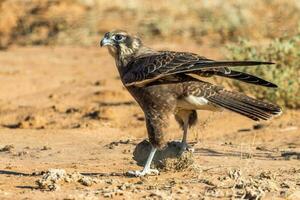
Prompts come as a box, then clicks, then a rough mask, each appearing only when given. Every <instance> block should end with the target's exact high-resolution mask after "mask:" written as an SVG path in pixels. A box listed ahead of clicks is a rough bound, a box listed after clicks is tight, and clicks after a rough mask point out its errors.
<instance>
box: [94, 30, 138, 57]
mask: <svg viewBox="0 0 300 200" xmlns="http://www.w3.org/2000/svg"><path fill="white" fill-rule="evenodd" d="M100 45H101V46H107V47H108V50H109V53H110V54H111V55H112V56H113V57H114V58H116V59H127V58H128V57H131V56H132V55H134V54H135V53H136V52H137V50H138V49H139V48H140V47H141V46H142V42H141V40H140V39H139V38H138V37H136V36H132V35H129V34H128V33H127V32H125V31H119V30H117V31H111V32H107V33H105V34H104V37H103V39H102V40H101V42H100Z"/></svg>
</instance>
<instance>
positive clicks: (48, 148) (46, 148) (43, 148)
mask: <svg viewBox="0 0 300 200" xmlns="http://www.w3.org/2000/svg"><path fill="white" fill-rule="evenodd" d="M41 150H42V151H47V150H51V147H48V146H43V147H42V148H41Z"/></svg>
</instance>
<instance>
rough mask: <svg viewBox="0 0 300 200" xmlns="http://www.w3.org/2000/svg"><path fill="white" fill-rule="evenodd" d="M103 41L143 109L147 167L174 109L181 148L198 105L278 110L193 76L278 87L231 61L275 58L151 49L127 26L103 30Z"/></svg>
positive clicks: (262, 115) (260, 114) (260, 112)
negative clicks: (223, 58) (214, 57)
mask: <svg viewBox="0 0 300 200" xmlns="http://www.w3.org/2000/svg"><path fill="white" fill-rule="evenodd" d="M101 46H108V50H109V53H110V54H111V55H112V56H113V57H114V58H115V61H116V65H117V68H118V70H119V73H120V77H121V80H122V82H123V84H124V85H125V87H126V88H127V89H128V91H129V92H130V93H131V95H132V96H133V97H134V98H135V100H136V101H137V102H138V104H139V105H140V107H141V108H142V110H143V111H144V114H145V119H146V127H147V131H148V136H149V140H150V142H151V144H152V146H153V148H152V151H151V153H150V155H149V158H148V160H147V163H146V165H145V167H144V169H143V170H142V171H136V172H131V174H133V175H136V176H142V175H145V174H148V173H151V172H157V171H155V170H152V169H150V164H151V160H152V158H153V156H154V154H155V151H156V149H157V148H161V147H163V146H164V144H165V141H164V134H165V129H166V127H167V126H168V124H169V123H168V120H169V119H170V117H171V116H172V115H175V118H176V120H177V122H178V123H179V124H180V126H181V127H182V128H183V131H184V134H183V139H182V148H183V150H184V149H186V148H187V143H186V137H187V129H188V127H189V126H191V125H193V124H195V123H196V121H197V112H196V110H211V111H218V110H221V109H222V108H225V109H228V110H231V111H233V112H236V113H238V114H241V115H243V116H246V117H248V118H250V119H253V120H267V119H270V118H271V117H272V116H274V115H278V114H280V113H281V109H280V107H278V106H277V105H275V104H271V103H266V102H263V101H260V100H256V99H253V98H251V97H248V96H246V95H244V94H242V93H238V92H231V91H227V90H225V89H224V88H223V87H220V86H216V85H213V84H211V83H208V82H204V81H201V80H200V79H198V78H195V76H197V77H210V76H214V75H217V76H222V77H226V78H231V79H236V80H240V81H243V82H246V83H251V84H256V85H261V86H265V87H277V86H276V85H275V84H273V83H270V82H268V81H265V80H263V79H261V78H258V77H255V76H253V75H250V74H246V73H243V72H238V71H234V70H231V69H230V68H229V67H235V66H254V65H267V64H273V63H271V62H261V61H214V60H210V59H207V58H205V57H202V56H198V55H197V54H193V53H188V52H173V51H155V50H153V49H150V48H147V47H145V46H144V45H143V44H142V42H141V40H140V39H139V38H138V37H136V36H132V35H129V34H128V33H126V32H125V31H112V32H109V33H106V34H105V36H104V38H103V39H102V40H101Z"/></svg>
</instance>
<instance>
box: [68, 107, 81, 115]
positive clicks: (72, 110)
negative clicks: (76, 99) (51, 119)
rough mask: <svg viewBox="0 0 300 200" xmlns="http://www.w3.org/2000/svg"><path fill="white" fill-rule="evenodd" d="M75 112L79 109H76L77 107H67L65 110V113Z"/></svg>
mask: <svg viewBox="0 0 300 200" xmlns="http://www.w3.org/2000/svg"><path fill="white" fill-rule="evenodd" d="M75 112H79V109H77V108H68V109H67V110H66V111H65V113H66V114H71V113H75Z"/></svg>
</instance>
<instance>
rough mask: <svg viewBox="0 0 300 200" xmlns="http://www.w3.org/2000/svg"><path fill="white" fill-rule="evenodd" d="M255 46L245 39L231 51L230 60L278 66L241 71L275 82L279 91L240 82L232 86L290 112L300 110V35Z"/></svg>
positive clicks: (250, 68) (230, 47)
mask: <svg viewBox="0 0 300 200" xmlns="http://www.w3.org/2000/svg"><path fill="white" fill-rule="evenodd" d="M252 44H253V43H252ZM252 44H251V43H250V42H249V41H246V40H243V39H241V40H240V41H239V43H238V44H235V45H231V46H229V47H228V49H229V52H230V54H229V56H228V57H229V58H230V59H234V60H259V61H272V62H275V63H276V64H275V65H273V66H272V65H270V66H258V67H244V68H241V71H243V72H247V73H250V74H254V75H257V76H259V77H262V78H264V79H266V80H268V81H271V82H274V83H275V84H277V85H278V89H272V88H264V87H259V86H245V84H243V83H241V82H238V81H234V82H233V83H232V85H233V86H234V87H236V88H238V89H239V90H240V91H244V92H247V91H248V92H249V93H250V94H251V95H253V96H255V97H256V98H259V99H266V100H269V101H271V102H274V103H275V102H276V103H278V104H279V105H282V106H285V107H287V108H300V32H299V33H298V34H296V35H295V36H293V37H288V38H277V39H274V40H273V41H271V42H270V43H269V44H267V45H262V46H254V45H252Z"/></svg>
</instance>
